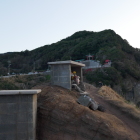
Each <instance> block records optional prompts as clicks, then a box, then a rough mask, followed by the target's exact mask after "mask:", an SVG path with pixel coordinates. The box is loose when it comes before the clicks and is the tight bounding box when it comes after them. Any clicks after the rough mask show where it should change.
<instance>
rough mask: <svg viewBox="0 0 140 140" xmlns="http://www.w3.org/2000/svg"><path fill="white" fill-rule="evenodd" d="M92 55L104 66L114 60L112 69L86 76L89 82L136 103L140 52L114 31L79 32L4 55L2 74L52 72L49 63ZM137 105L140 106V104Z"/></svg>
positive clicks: (2, 58)
mask: <svg viewBox="0 0 140 140" xmlns="http://www.w3.org/2000/svg"><path fill="white" fill-rule="evenodd" d="M89 53H90V54H94V59H95V60H100V62H101V63H102V64H103V63H104V61H105V60H106V59H109V60H111V62H112V67H111V68H103V69H97V70H96V71H94V72H92V73H86V74H85V79H86V80H88V82H89V83H91V84H94V85H95V86H98V82H99V81H102V82H103V84H104V85H108V86H111V87H112V88H113V89H114V90H115V91H117V92H118V93H119V94H121V95H122V96H124V97H126V99H128V100H130V101H134V97H133V96H134V91H135V92H136V94H137V95H138V94H140V93H139V92H138V91H139V85H140V71H139V69H140V49H136V48H133V47H132V46H131V45H130V44H129V42H128V41H127V40H126V39H122V38H121V36H119V35H118V34H116V33H115V32H114V31H113V30H110V29H109V30H104V31H101V32H90V31H79V32H76V33H74V34H73V35H71V36H69V37H67V38H65V39H63V40H61V41H59V42H57V43H53V44H51V45H45V46H42V47H39V48H37V49H34V50H32V51H28V50H25V51H22V52H9V53H5V54H0V60H1V62H0V75H7V73H8V72H9V69H10V72H11V73H12V72H14V73H28V72H30V71H34V70H37V71H44V70H47V69H48V65H47V62H49V61H57V60H69V59H72V60H77V59H85V58H86V55H87V54H89ZM128 94H130V97H129V96H127V95H128ZM136 97H137V96H136ZM136 103H137V104H139V101H136Z"/></svg>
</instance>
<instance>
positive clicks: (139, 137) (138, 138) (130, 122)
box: [86, 84, 140, 140]
mask: <svg viewBox="0 0 140 140" xmlns="http://www.w3.org/2000/svg"><path fill="white" fill-rule="evenodd" d="M86 87H87V89H86V91H87V92H89V93H90V94H91V97H93V98H94V99H95V101H97V102H98V103H99V104H100V105H102V106H104V107H105V112H106V113H108V114H112V115H114V116H116V117H117V118H118V119H120V120H121V121H122V122H123V123H124V125H125V128H126V129H127V130H128V131H129V132H130V133H131V135H133V137H134V138H135V140H140V131H139V130H140V123H138V122H137V121H136V120H134V119H133V118H131V117H130V116H128V115H126V114H125V113H123V112H121V111H120V110H118V109H117V108H114V106H111V105H110V104H109V103H108V102H107V101H105V100H104V99H103V98H102V97H101V96H99V94H98V90H99V88H96V87H94V86H92V85H90V84H86Z"/></svg>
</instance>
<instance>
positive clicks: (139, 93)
mask: <svg viewBox="0 0 140 140" xmlns="http://www.w3.org/2000/svg"><path fill="white" fill-rule="evenodd" d="M134 99H135V103H136V104H137V106H139V107H140V84H137V85H136V86H135V87H134Z"/></svg>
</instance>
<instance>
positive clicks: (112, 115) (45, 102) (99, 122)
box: [35, 84, 140, 140]
mask: <svg viewBox="0 0 140 140" xmlns="http://www.w3.org/2000/svg"><path fill="white" fill-rule="evenodd" d="M86 87H87V89H86V90H87V91H88V92H89V93H90V96H92V97H94V99H95V100H96V101H97V102H98V103H100V104H102V105H104V106H105V108H106V112H100V111H92V110H90V109H89V108H88V107H85V106H82V105H80V104H78V103H77V98H78V97H79V96H80V95H79V93H78V92H76V91H69V90H67V89H64V88H62V87H58V86H51V85H49V86H46V85H44V86H38V87H35V88H41V89H42V92H41V94H39V95H38V119H37V138H38V140H46V139H47V140H139V138H140V134H139V131H138V130H139V128H140V126H139V124H138V120H134V119H133V117H132V116H131V115H130V114H128V115H124V113H123V112H122V111H120V110H119V109H117V105H116V104H114V105H113V103H112V102H113V101H112V100H111V99H108V98H103V96H102V97H101V95H100V94H98V89H97V88H95V87H93V86H91V85H89V84H86ZM117 101H120V100H117ZM121 101H122V102H123V100H121ZM118 108H119V107H118ZM137 119H139V118H137Z"/></svg>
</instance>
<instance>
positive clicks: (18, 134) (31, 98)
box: [0, 91, 37, 140]
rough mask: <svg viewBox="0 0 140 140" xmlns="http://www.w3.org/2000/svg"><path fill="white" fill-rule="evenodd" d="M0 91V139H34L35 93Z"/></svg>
mask: <svg viewBox="0 0 140 140" xmlns="http://www.w3.org/2000/svg"><path fill="white" fill-rule="evenodd" d="M1 92H2V91H0V140H35V133H36V131H35V130H36V111H37V109H36V108H37V94H35V93H34V94H30V93H29V94H28V91H27V93H26V94H20V92H19V94H17V95H15V94H14V92H13V94H11V95H9V94H8V91H7V93H4V94H5V95H1ZM7 94H8V95H7Z"/></svg>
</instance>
